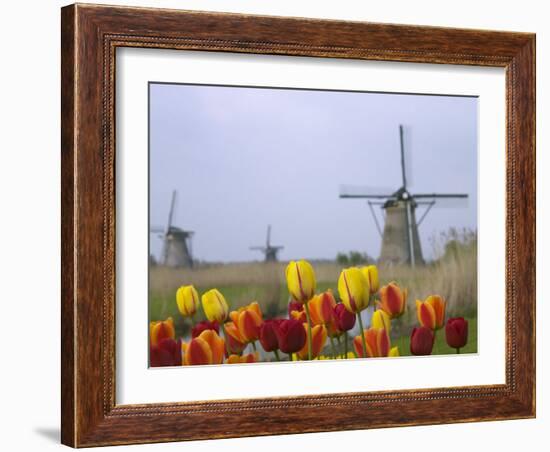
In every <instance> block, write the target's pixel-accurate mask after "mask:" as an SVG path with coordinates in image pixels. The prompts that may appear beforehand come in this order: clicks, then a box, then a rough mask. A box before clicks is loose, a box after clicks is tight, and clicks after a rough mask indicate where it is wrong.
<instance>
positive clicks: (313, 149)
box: [143, 82, 478, 367]
mask: <svg viewBox="0 0 550 452" xmlns="http://www.w3.org/2000/svg"><path fill="white" fill-rule="evenodd" d="M148 89H149V92H148V100H149V118H148V125H149V130H148V134H149V199H148V206H149V209H148V211H149V231H148V234H149V237H148V240H149V255H148V256H143V258H144V259H148V266H149V281H148V284H149V306H148V309H149V354H148V356H149V366H150V367H163V366H182V365H183V366H187V365H209V364H216V365H220V364H246V363H266V362H279V361H281V362H282V361H287V362H288V361H294V362H300V361H308V360H337V359H361V358H386V357H392V358H393V357H405V356H426V355H451V354H464V353H477V331H478V323H477V303H478V299H477V288H478V284H477V257H478V247H477V238H478V237H477V229H478V215H477V208H478V203H477V196H478V98H477V97H476V96H456V95H445V94H444V93H442V94H437V95H436V94H432V93H430V94H428V93H390V92H366V91H340V90H322V89H297V88H286V87H265V86H227V85H201V84H177V83H166V82H150V83H149V87H148ZM418 365H419V366H421V365H422V362H421V361H419V364H418Z"/></svg>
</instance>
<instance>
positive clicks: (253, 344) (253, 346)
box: [251, 341, 258, 352]
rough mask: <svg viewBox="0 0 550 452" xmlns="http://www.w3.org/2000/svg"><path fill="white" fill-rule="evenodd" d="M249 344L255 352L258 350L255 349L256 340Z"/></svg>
mask: <svg viewBox="0 0 550 452" xmlns="http://www.w3.org/2000/svg"><path fill="white" fill-rule="evenodd" d="M251 344H252V348H253V349H254V351H255V352H257V351H258V350H257V349H256V342H254V341H252V342H251Z"/></svg>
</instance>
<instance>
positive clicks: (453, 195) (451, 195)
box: [411, 193, 468, 198]
mask: <svg viewBox="0 0 550 452" xmlns="http://www.w3.org/2000/svg"><path fill="white" fill-rule="evenodd" d="M411 196H412V197H413V198H467V197H468V194H466V193H419V194H414V195H411Z"/></svg>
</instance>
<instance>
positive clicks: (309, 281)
mask: <svg viewBox="0 0 550 452" xmlns="http://www.w3.org/2000/svg"><path fill="white" fill-rule="evenodd" d="M286 283H287V287H288V292H289V293H290V295H291V296H292V298H293V299H294V300H295V301H297V302H299V303H306V302H308V301H309V300H311V299H312V298H313V295H314V294H315V287H316V280H315V272H314V271H313V267H312V266H311V264H310V263H309V262H308V261H305V260H303V259H302V260H300V261H290V263H289V264H288V266H287V267H286Z"/></svg>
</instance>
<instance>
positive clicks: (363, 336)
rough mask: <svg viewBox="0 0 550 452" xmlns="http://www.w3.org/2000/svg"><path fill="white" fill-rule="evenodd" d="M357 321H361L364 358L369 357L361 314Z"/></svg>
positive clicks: (359, 313) (358, 315)
mask: <svg viewBox="0 0 550 452" xmlns="http://www.w3.org/2000/svg"><path fill="white" fill-rule="evenodd" d="M357 320H359V328H360V329H361V332H360V334H361V342H362V343H363V358H366V357H367V343H366V341H365V331H364V330H363V320H361V312H358V313H357Z"/></svg>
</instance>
